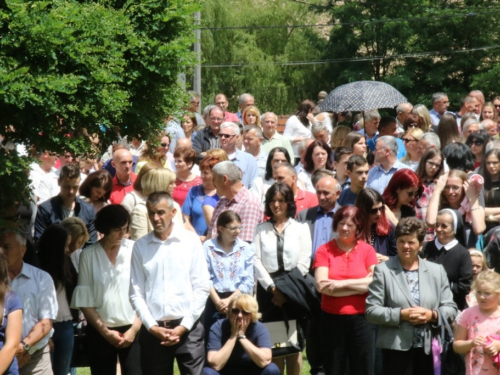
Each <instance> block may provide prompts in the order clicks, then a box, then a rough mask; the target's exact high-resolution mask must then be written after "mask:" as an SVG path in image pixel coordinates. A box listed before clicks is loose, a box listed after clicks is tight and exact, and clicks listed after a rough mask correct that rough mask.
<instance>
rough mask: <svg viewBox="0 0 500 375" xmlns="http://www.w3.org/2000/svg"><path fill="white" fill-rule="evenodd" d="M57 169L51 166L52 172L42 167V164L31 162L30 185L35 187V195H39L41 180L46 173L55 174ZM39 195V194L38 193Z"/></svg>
mask: <svg viewBox="0 0 500 375" xmlns="http://www.w3.org/2000/svg"><path fill="white" fill-rule="evenodd" d="M55 171H56V169H55V168H54V167H52V168H50V172H48V173H47V172H45V171H44V170H43V169H42V167H40V164H38V163H31V164H30V174H29V179H30V181H31V184H30V186H31V187H32V188H33V190H34V191H35V195H37V192H38V186H39V185H40V182H41V181H42V178H43V177H44V176H45V175H46V174H52V175H53V174H54V173H55ZM37 196H38V195H37Z"/></svg>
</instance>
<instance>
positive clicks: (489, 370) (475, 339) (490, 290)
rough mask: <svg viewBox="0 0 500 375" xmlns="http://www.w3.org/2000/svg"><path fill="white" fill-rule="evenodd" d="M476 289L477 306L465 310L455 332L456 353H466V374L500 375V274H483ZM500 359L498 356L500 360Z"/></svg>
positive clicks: (476, 284)
mask: <svg viewBox="0 0 500 375" xmlns="http://www.w3.org/2000/svg"><path fill="white" fill-rule="evenodd" d="M472 288H473V289H474V290H475V291H476V299H477V303H478V304H477V305H476V306H473V307H469V308H468V309H465V310H464V311H463V312H462V314H461V315H460V317H459V318H458V321H457V327H456V329H455V341H454V342H453V349H454V350H455V352H457V353H460V354H465V368H466V375H483V374H484V375H486V374H488V375H489V374H498V372H499V369H500V365H499V363H498V362H496V361H495V357H497V356H498V352H499V350H500V341H499V340H500V307H499V305H498V303H499V301H500V275H499V274H497V273H496V272H494V271H490V270H487V271H483V272H481V273H480V274H479V275H478V276H477V278H476V280H475V281H474V284H473V285H472ZM497 358H498V357H497Z"/></svg>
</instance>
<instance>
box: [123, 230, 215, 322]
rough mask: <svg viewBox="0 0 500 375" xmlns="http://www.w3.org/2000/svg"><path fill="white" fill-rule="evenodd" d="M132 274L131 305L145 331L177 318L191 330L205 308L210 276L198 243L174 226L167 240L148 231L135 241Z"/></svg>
mask: <svg viewBox="0 0 500 375" xmlns="http://www.w3.org/2000/svg"><path fill="white" fill-rule="evenodd" d="M131 275H132V277H131V280H130V302H131V303H132V306H133V307H134V310H135V311H136V313H137V316H138V317H139V318H140V319H141V320H142V322H143V324H144V326H145V327H146V328H147V329H148V330H149V329H150V328H151V327H153V326H155V325H157V322H156V321H157V320H174V319H180V318H182V321H181V325H182V326H184V327H186V328H187V329H188V330H190V329H191V328H192V327H193V325H194V323H195V322H196V321H197V320H198V319H199V317H200V315H201V313H202V312H203V309H204V308H205V303H206V301H207V298H208V293H209V285H210V282H209V280H210V276H209V274H208V266H207V262H206V260H205V254H204V252H203V248H202V245H201V241H200V239H199V237H198V236H197V235H196V233H194V232H191V231H188V230H187V229H184V228H183V227H181V226H180V225H178V224H176V223H174V227H173V229H172V233H171V234H170V236H169V237H168V238H167V240H166V241H162V240H160V239H159V238H157V237H156V236H155V234H154V232H151V233H149V234H147V235H145V236H144V237H142V238H140V239H139V240H137V241H136V242H135V245H134V251H133V254H132V271H131Z"/></svg>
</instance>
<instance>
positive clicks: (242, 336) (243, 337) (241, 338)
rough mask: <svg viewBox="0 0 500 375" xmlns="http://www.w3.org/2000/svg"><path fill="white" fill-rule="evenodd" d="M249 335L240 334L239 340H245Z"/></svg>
mask: <svg viewBox="0 0 500 375" xmlns="http://www.w3.org/2000/svg"><path fill="white" fill-rule="evenodd" d="M246 338H247V337H246V336H245V335H239V336H238V340H243V339H246Z"/></svg>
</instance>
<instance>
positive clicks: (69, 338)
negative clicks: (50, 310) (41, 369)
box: [50, 320, 75, 375]
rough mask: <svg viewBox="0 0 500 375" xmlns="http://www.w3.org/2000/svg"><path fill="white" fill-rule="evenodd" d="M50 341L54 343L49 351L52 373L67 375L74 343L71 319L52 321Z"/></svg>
mask: <svg viewBox="0 0 500 375" xmlns="http://www.w3.org/2000/svg"><path fill="white" fill-rule="evenodd" d="M52 342H53V343H54V350H53V351H52V353H50V359H51V361H52V371H53V372H54V375H68V373H69V369H70V365H71V357H72V356H73V346H74V343H75V330H74V328H73V322H72V321H71V320H67V321H65V322H61V323H54V335H53V336H52Z"/></svg>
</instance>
